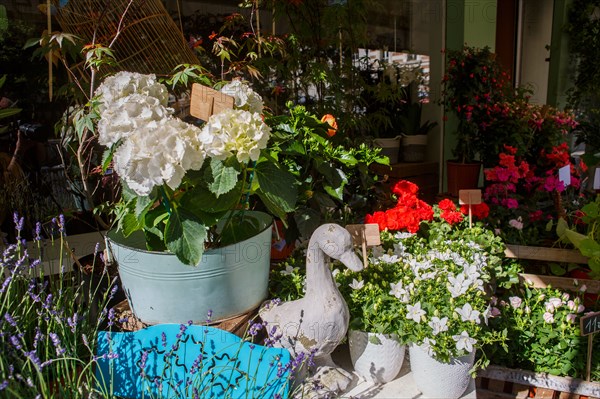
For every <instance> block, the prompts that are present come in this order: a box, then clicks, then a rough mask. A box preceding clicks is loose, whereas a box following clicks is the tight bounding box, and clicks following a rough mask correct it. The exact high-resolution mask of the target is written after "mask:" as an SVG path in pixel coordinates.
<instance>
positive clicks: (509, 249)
mask: <svg viewBox="0 0 600 399" xmlns="http://www.w3.org/2000/svg"><path fill="white" fill-rule="evenodd" d="M504 254H505V255H506V256H507V257H508V258H514V259H525V260H537V261H545V262H568V263H580V264H587V262H588V258H587V257H585V256H583V255H581V253H580V252H579V251H577V250H575V249H563V248H547V247H532V246H526V245H506V251H504ZM519 277H520V279H521V281H524V282H528V283H530V284H532V286H533V287H535V288H546V287H547V286H549V285H550V286H552V287H555V288H560V289H562V290H576V289H578V287H580V286H581V285H582V284H585V285H586V287H587V290H586V292H588V293H591V294H597V293H599V292H600V281H598V280H578V279H574V278H571V277H559V276H547V275H542V274H530V273H520V274H519Z"/></svg>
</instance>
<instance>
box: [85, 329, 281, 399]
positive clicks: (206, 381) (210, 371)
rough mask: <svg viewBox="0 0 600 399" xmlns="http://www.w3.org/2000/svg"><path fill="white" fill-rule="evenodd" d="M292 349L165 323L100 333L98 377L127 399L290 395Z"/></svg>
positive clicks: (242, 398) (99, 382)
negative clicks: (140, 328) (270, 346)
mask: <svg viewBox="0 0 600 399" xmlns="http://www.w3.org/2000/svg"><path fill="white" fill-rule="evenodd" d="M290 363H291V356H290V353H289V352H288V351H287V350H286V349H280V348H267V347H265V346H261V345H254V344H252V343H250V342H247V341H243V340H242V339H240V338H239V337H238V336H236V335H234V334H231V333H229V332H227V331H224V330H220V329H218V328H213V327H206V326H196V325H192V326H180V325H178V324H163V325H156V326H152V327H148V328H145V329H142V330H139V331H135V332H123V333H115V332H112V333H111V332H104V331H103V332H100V333H99V336H98V349H97V368H96V378H97V386H98V388H99V389H100V390H101V391H102V392H103V393H105V394H107V395H106V396H110V395H109V394H112V395H115V396H118V397H122V398H131V399H137V398H177V399H179V398H190V399H193V398H240V399H246V398H273V397H276V398H277V397H281V398H287V396H288V390H289V385H290V378H291V377H290V372H289V367H288V366H289V364H290Z"/></svg>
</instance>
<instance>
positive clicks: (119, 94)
mask: <svg viewBox="0 0 600 399" xmlns="http://www.w3.org/2000/svg"><path fill="white" fill-rule="evenodd" d="M224 89H226V90H228V91H229V92H228V93H227V94H233V95H234V96H236V104H238V105H239V106H241V107H245V108H247V109H248V110H252V112H250V111H248V110H241V109H238V110H225V111H223V112H221V113H219V114H215V115H212V116H211V117H210V118H209V120H208V122H207V123H206V125H205V126H204V128H203V129H202V130H201V129H199V128H198V127H196V126H194V125H190V124H188V123H185V122H183V121H181V120H179V119H177V118H175V117H174V116H173V115H172V114H173V110H172V109H170V108H167V102H168V92H167V88H166V87H165V86H164V85H162V84H160V83H158V82H157V81H156V77H155V76H154V75H142V74H139V73H135V72H119V73H117V74H116V75H114V76H111V77H109V78H107V79H106V80H105V81H104V82H103V83H102V84H101V85H100V86H99V87H98V89H97V90H96V95H97V96H99V97H100V101H101V104H100V106H99V111H100V121H99V122H98V141H99V143H100V144H102V145H105V146H109V147H110V146H114V145H118V147H117V148H116V150H115V152H114V157H113V159H114V164H115V171H116V172H117V173H118V174H119V176H120V177H121V178H122V179H123V180H124V181H125V182H126V183H127V185H128V186H129V187H130V188H131V189H132V190H133V191H135V192H136V193H137V194H138V195H142V196H146V195H148V194H150V192H151V191H152V189H153V188H154V187H155V186H160V185H163V184H167V185H168V186H169V187H170V188H172V189H176V188H177V187H179V185H180V184H181V181H182V179H183V177H184V175H185V173H186V171H188V170H198V169H200V168H201V167H202V164H203V162H204V160H205V158H206V157H215V158H217V159H226V158H228V157H230V156H232V155H235V156H236V157H237V159H238V160H239V161H240V162H248V161H249V160H252V161H256V160H257V159H258V157H259V155H260V151H261V150H262V149H263V148H265V147H266V145H267V142H268V140H269V135H270V128H269V127H268V126H267V125H266V124H265V123H264V122H263V121H262V119H261V116H260V115H259V113H258V112H261V111H262V108H263V105H262V99H261V98H260V96H259V95H258V94H256V93H254V92H253V91H252V90H251V89H250V88H249V87H248V86H247V85H245V84H243V83H241V82H237V83H236V82H233V83H231V84H230V85H226V86H225V87H224Z"/></svg>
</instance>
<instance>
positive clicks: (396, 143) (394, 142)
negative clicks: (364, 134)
mask: <svg viewBox="0 0 600 399" xmlns="http://www.w3.org/2000/svg"><path fill="white" fill-rule="evenodd" d="M401 139H402V137H401V136H396V137H393V138H382V139H375V140H373V144H375V145H376V146H379V147H381V155H385V156H387V157H388V158H389V159H390V165H393V164H395V163H398V156H399V155H400V140H401Z"/></svg>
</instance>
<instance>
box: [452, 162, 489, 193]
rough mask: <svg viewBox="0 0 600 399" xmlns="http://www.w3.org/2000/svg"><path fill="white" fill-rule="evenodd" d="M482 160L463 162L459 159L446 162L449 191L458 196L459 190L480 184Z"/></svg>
mask: <svg viewBox="0 0 600 399" xmlns="http://www.w3.org/2000/svg"><path fill="white" fill-rule="evenodd" d="M480 171H481V162H476V163H462V162H457V161H447V162H446V177H447V183H448V192H449V193H450V195H452V196H454V197H458V191H459V190H466V189H475V188H477V187H478V185H479V174H480Z"/></svg>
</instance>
